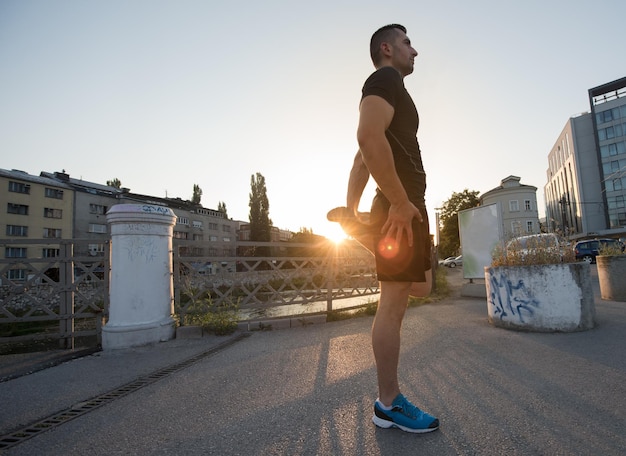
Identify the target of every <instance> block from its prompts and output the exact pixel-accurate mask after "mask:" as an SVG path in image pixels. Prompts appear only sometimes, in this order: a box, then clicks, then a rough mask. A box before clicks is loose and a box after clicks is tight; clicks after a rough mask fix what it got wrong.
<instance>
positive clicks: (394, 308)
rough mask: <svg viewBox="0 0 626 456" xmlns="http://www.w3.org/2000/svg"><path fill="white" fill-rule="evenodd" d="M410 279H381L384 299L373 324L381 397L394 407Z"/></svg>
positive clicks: (381, 293) (397, 390)
mask: <svg viewBox="0 0 626 456" xmlns="http://www.w3.org/2000/svg"><path fill="white" fill-rule="evenodd" d="M410 286H411V284H410V282H381V284H380V301H379V304H378V310H377V311H376V316H375V317H374V324H373V325H372V348H373V350H374V358H375V360H376V371H377V373H378V398H379V399H380V401H381V402H382V403H383V404H384V405H386V406H390V405H391V403H392V402H393V400H394V399H395V398H396V396H397V395H398V394H400V385H399V383H398V361H399V358H400V329H401V327H402V319H403V318H404V313H405V312H406V308H407V304H408V299H409V289H410Z"/></svg>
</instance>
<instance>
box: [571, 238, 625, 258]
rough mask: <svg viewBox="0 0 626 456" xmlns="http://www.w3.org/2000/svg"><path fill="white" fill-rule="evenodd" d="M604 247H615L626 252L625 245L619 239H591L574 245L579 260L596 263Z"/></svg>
mask: <svg viewBox="0 0 626 456" xmlns="http://www.w3.org/2000/svg"><path fill="white" fill-rule="evenodd" d="M602 247H609V248H610V247H615V248H618V249H621V250H622V252H623V251H624V244H622V243H621V242H620V241H618V240H617V239H589V240H586V241H578V242H577V243H576V245H574V253H575V254H576V259H577V260H582V261H586V262H588V263H595V262H596V256H597V255H598V254H599V253H600V249H601V248H602Z"/></svg>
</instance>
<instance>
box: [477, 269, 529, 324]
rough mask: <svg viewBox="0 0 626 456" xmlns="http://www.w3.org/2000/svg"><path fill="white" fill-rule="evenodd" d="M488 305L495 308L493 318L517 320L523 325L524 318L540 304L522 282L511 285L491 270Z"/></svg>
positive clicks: (507, 280)
mask: <svg viewBox="0 0 626 456" xmlns="http://www.w3.org/2000/svg"><path fill="white" fill-rule="evenodd" d="M489 281H490V290H491V291H490V293H489V296H488V298H489V304H490V305H491V306H494V307H495V311H494V316H497V317H499V318H500V320H517V321H518V322H519V323H525V321H524V317H525V316H532V315H534V313H535V309H536V308H538V307H539V306H540V304H541V303H540V302H539V301H537V299H535V297H534V296H533V293H532V290H531V289H530V288H528V287H527V286H526V284H524V281H523V280H518V282H517V283H515V284H514V283H512V282H511V281H510V280H509V279H508V277H507V276H506V275H505V274H502V273H500V274H497V273H496V272H495V271H494V270H493V269H492V270H491V274H490V278H489Z"/></svg>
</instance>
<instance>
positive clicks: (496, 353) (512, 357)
mask: <svg viewBox="0 0 626 456" xmlns="http://www.w3.org/2000/svg"><path fill="white" fill-rule="evenodd" d="M596 306H597V309H596V310H597V322H598V326H597V327H596V328H595V329H593V330H590V331H585V332H580V333H570V334H538V333H520V332H515V331H508V330H503V329H497V328H494V327H492V326H490V325H489V324H488V322H487V318H486V303H485V300H484V299H476V298H461V297H460V296H454V297H452V298H449V299H446V300H444V301H442V302H439V303H436V304H429V305H425V306H421V307H417V308H411V309H409V310H408V311H407V316H406V320H405V323H404V326H403V347H402V353H401V374H400V375H401V384H402V388H403V390H404V392H405V394H406V395H407V396H408V397H409V398H411V399H414V400H415V402H417V403H418V404H419V405H421V406H423V408H424V409H426V410H428V411H429V412H431V413H433V414H435V415H437V416H438V417H439V419H440V421H441V429H440V430H439V431H437V432H434V433H431V434H427V435H422V436H418V435H412V434H406V433H403V432H400V431H397V430H382V429H377V428H375V427H374V425H373V424H372V422H371V415H372V404H373V401H374V400H375V399H376V379H375V368H374V363H373V357H372V354H371V348H370V340H369V331H370V326H371V323H372V318H371V317H362V318H356V319H352V320H346V321H340V322H334V323H327V324H324V325H312V326H304V327H301V328H293V329H288V330H280V331H263V332H254V333H238V334H235V335H234V336H231V337H205V338H202V339H184V340H173V341H170V342H165V343H161V344H157V345H154V346H149V347H141V348H137V349H128V350H120V351H115V352H99V353H94V354H92V355H90V356H86V357H82V358H78V359H74V360H71V361H68V362H65V363H63V364H60V365H57V366H55V367H51V368H47V369H44V370H41V371H38V372H35V373H33V374H30V375H25V376H22V377H19V378H15V379H13V380H9V381H5V382H2V383H0V404H1V406H0V407H1V408H0V410H1V413H0V436H3V437H4V439H6V438H7V435H10V434H13V433H15V432H16V431H22V432H23V435H24V436H25V437H27V438H24V439H22V438H21V436H19V435H18V436H17V437H16V444H15V445H13V446H11V447H10V448H6V449H5V450H4V451H3V450H0V452H2V454H9V455H32V454H42V455H43V454H51V455H83V454H95V455H99V454H107V455H109V454H151V455H152V454H172V455H178V454H185V455H187V454H203V455H205V454H211V455H212V454H215V455H252V454H254V455H278V454H280V455H317V454H321V455H388V454H421V455H457V454H463V455H465V454H468V455H474V454H475V455H501V454H507V455H509V454H520V455H524V454H551V455H571V454H577V455H597V454H602V455H622V454H625V452H626V381H625V379H626V304H625V303H618V302H610V301H601V300H600V299H597V300H596ZM36 423H39V425H38V426H33V424H36ZM28 427H30V428H31V430H30V431H29V429H28ZM41 429H44V430H41ZM29 432H32V437H31V436H30V435H29ZM0 440H2V439H0Z"/></svg>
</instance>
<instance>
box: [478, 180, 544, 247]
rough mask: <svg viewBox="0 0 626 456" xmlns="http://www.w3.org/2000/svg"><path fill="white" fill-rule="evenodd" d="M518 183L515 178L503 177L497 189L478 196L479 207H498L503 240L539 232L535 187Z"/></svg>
mask: <svg viewBox="0 0 626 456" xmlns="http://www.w3.org/2000/svg"><path fill="white" fill-rule="evenodd" d="M520 181H521V178H519V177H517V176H508V177H505V178H504V179H502V181H500V185H499V186H498V187H495V188H493V189H491V190H489V191H488V192H485V193H483V194H482V195H480V196H479V200H480V205H481V206H486V205H489V204H496V205H497V206H498V207H499V212H500V214H501V217H502V233H503V235H504V237H505V239H508V238H512V237H515V236H522V235H526V234H533V233H539V232H540V226H539V213H538V210H537V187H533V186H532V185H525V184H522V183H520Z"/></svg>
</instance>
